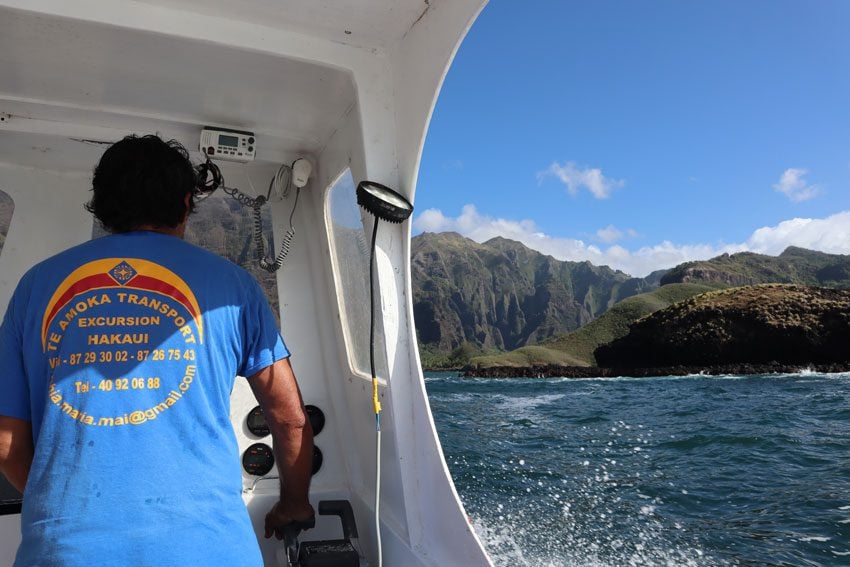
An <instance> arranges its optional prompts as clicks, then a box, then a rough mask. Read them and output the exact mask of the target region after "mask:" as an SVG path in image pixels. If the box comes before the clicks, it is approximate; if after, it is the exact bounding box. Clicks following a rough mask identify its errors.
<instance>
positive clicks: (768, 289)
mask: <svg viewBox="0 0 850 567" xmlns="http://www.w3.org/2000/svg"><path fill="white" fill-rule="evenodd" d="M595 355H596V360H597V362H598V363H599V365H600V366H603V367H618V368H642V367H669V366H688V367H710V366H719V365H728V364H739V363H749V364H770V363H779V364H797V365H806V364H826V363H838V362H848V361H850V291H848V290H840V289H827V288H816V287H805V286H799V285H779V284H773V285H757V286H747V287H740V288H732V289H724V290H721V291H714V292H709V293H705V294H701V295H698V296H695V297H693V298H691V299H688V300H686V301H683V302H680V303H677V304H675V305H673V306H671V307H668V308H666V309H662V310H660V311H656V312H655V313H653V314H651V315H649V316H648V317H646V318H644V319H641V320H639V321H637V322H635V323H634V324H632V326H631V328H630V330H629V333H628V334H627V335H625V336H624V337H621V338H619V339H617V340H614V341H613V342H611V343H609V344H607V345H603V346H601V347H599V348H598V349H597V350H596V352H595Z"/></svg>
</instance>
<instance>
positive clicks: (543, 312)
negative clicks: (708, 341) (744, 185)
mask: <svg viewBox="0 0 850 567" xmlns="http://www.w3.org/2000/svg"><path fill="white" fill-rule="evenodd" d="M411 271H412V275H413V282H412V283H413V311H414V316H415V318H416V329H417V335H418V339H419V342H420V344H421V345H422V346H423V348H425V349H426V350H427V349H431V350H433V351H434V352H441V353H445V354H448V353H450V352H452V351H453V350H455V349H457V348H458V347H461V346H462V345H464V344H465V343H469V344H472V345H476V346H477V347H479V348H481V349H487V350H494V349H512V348H516V347H520V346H526V345H534V344H538V343H540V342H541V341H544V340H546V339H548V338H550V337H553V336H557V335H560V334H563V333H564V332H568V331H571V330H574V329H577V328H578V327H580V326H581V325H583V324H585V323H587V322H589V321H592V320H593V319H595V318H596V317H598V316H599V315H601V314H602V313H604V312H605V311H607V310H608V309H609V308H610V307H611V306H612V305H614V304H615V303H616V302H617V301H619V300H621V299H623V298H625V297H629V296H632V295H635V294H637V293H641V292H643V291H647V290H649V289H652V288H653V287H657V285H658V281H659V279H660V274H653V276H652V279H647V278H631V277H629V276H628V275H626V274H624V273H622V272H619V271H616V270H612V269H611V268H609V267H607V266H594V265H592V264H590V263H589V262H562V261H559V260H556V259H555V258H552V257H551V256H546V255H543V254H541V253H539V252H536V251H534V250H531V249H530V248H528V247H526V246H524V245H523V244H521V243H519V242H515V241H512V240H507V239H505V238H494V239H492V240H489V241H487V242H485V243H483V244H479V243H477V242H474V241H472V240H470V239H468V238H464V237H462V236H460V235H459V234H456V233H438V234H433V233H424V234H421V235H419V236H417V237H415V238H414V239H413V242H412V249H411Z"/></svg>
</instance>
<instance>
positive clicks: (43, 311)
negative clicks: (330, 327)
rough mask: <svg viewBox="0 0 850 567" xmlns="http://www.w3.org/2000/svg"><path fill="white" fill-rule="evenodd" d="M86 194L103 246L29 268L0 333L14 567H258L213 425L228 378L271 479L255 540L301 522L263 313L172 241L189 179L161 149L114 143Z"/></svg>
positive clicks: (288, 381) (302, 473)
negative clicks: (244, 403)
mask: <svg viewBox="0 0 850 567" xmlns="http://www.w3.org/2000/svg"><path fill="white" fill-rule="evenodd" d="M92 186H93V193H94V196H93V198H92V200H91V202H90V203H88V205H87V208H88V209H89V210H90V211H91V212H92V213H94V215H95V217H96V218H97V219H98V220H99V221H100V222H101V224H103V226H104V227H105V228H106V229H107V230H108V231H110V232H111V233H112V234H111V235H109V236H106V237H103V238H98V239H95V240H92V241H90V242H87V243H85V244H82V245H79V246H76V247H74V248H71V249H69V250H67V251H65V252H63V253H61V254H59V255H57V256H54V257H53V258H50V259H48V260H46V261H44V262H42V263H40V264H38V265H36V266H35V267H34V268H32V269H31V270H30V271H29V272H28V273H27V274H26V275H24V277H23V278H22V279H21V281H20V283H19V285H18V287H17V289H16V290H15V293H14V295H13V297H12V300H11V302H10V304H9V307H8V310H7V313H6V316H5V319H4V321H3V325H2V327H0V369H2V373H0V393H2V394H0V470H2V472H3V474H4V475H5V476H6V478H7V479H8V480H9V481H10V482H11V483H12V484H13V485H14V486H15V487H16V488H17V489H18V490H21V491H22V492H23V493H24V497H23V511H22V516H21V530H22V535H23V540H22V543H21V546H20V548H19V550H18V555H17V559H16V565H21V566H28V565H83V564H85V565H107V564H108V565H134V566H138V565H228V566H230V565H250V566H256V565H261V564H262V558H261V556H260V552H259V546H258V544H257V541H256V538H255V535H254V532H253V529H252V526H251V522H250V519H249V517H248V514H247V511H246V509H245V506H244V504H243V502H242V499H241V488H242V477H241V469H240V464H239V459H238V449H237V444H236V439H235V436H234V433H233V430H232V427H231V424H230V420H229V417H228V416H229V409H230V403H229V402H230V392H231V389H232V387H233V383H234V380H235V379H236V378H235V377H236V376H237V375H239V376H248V377H249V378H248V380H249V383H250V384H251V387H252V389H253V391H254V394H255V395H256V397H257V400H258V401H259V402H260V405H261V406H262V408H263V412H264V414H265V416H266V419H267V420H268V422H269V426H270V428H271V431H272V435H273V440H274V447H275V458H276V462H277V464H278V468H279V470H280V473H281V498H280V501H279V502H278V503H277V504H276V505H275V506H274V507H273V508H272V510H271V511H270V512H269V513H268V515H267V516H266V530H265V531H266V533H265V535H266V537H267V538H268V537H270V536H271V535H272V534H274V535H276V536H277V537H278V538H281V537H282V536H283V532H284V529H285V527H287V526H288V525H292V524H294V525H309V523H310V521H311V520H312V518H313V509H312V507H311V506H310V504H309V502H308V500H307V496H308V489H309V482H310V469H311V462H312V461H311V460H312V449H313V445H312V444H313V439H312V431H311V429H310V424H309V420H307V419H306V413H305V410H304V406H303V402H302V400H301V394H300V392H299V390H298V386H297V384H296V381H295V376H294V375H293V373H292V368H291V367H290V364H289V359H288V357H289V352H288V351H287V349H286V346H285V345H284V343H283V341H282V339H281V337H280V334H279V333H278V331H277V328H276V324H275V319H274V317H273V315H272V313H271V310H270V308H269V306H268V303H267V301H266V300H265V298H264V296H263V294H262V292H261V290H260V288H259V286H258V285H257V283H256V282H255V281H254V280H253V279H252V278H251V277H250V276H249V275H248V274H247V272H245V271H244V270H242V269H241V268H239V267H238V266H235V265H234V264H232V263H230V262H228V261H227V260H224V259H222V258H219V257H218V256H216V255H214V254H212V253H210V252H207V251H205V250H203V249H200V248H197V247H195V246H192V245H190V244H188V243H186V242H184V241H183V240H182V237H183V234H184V230H185V227H186V219H187V217H188V215H189V213H190V212H191V211H192V209H193V207H194V202H193V197H194V193H195V187H196V174H195V170H194V168H193V167H192V164H191V163H190V161H189V158H188V153H187V152H186V150H185V149H184V148H183V147H182V146H181V145H180V144H178V143H177V142H175V141H171V142H168V143H166V142H164V141H162V140H161V139H159V138H158V137H156V136H144V137H135V136H129V137H127V138H125V139H124V140H122V141H120V142H118V143H116V144H114V145H112V146H111V147H110V148H109V149H107V150H106V152H105V153H104V155H103V157H102V158H101V160H100V163H99V164H98V166H97V167H96V169H95V171H94V178H93V181H92Z"/></svg>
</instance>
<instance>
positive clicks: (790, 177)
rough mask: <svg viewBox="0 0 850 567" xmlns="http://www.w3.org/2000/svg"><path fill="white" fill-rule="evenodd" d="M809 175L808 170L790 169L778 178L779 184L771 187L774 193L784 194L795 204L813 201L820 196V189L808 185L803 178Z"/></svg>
mask: <svg viewBox="0 0 850 567" xmlns="http://www.w3.org/2000/svg"><path fill="white" fill-rule="evenodd" d="M808 173H809V170H808V169H799V168H796V167H791V168H788V169H786V170H785V171H784V172H783V173H782V177H780V178H779V183H776V184H775V185H774V186H773V189H774V190H775V191H779V192H780V193H784V194H785V196H787V197H788V198H789V199H791V200H792V201H793V202H795V203H800V202H802V201H808V200H809V199H814V198H815V197H817V196H818V195H819V194H820V187H818V186H817V185H809V183H808V182H807V181H806V180H805V179H804V177H805V176H806V175H807V174H808Z"/></svg>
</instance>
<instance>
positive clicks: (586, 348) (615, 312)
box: [469, 283, 717, 368]
mask: <svg viewBox="0 0 850 567" xmlns="http://www.w3.org/2000/svg"><path fill="white" fill-rule="evenodd" d="M714 289H717V287H716V286H713V285H709V284H692V283H686V284H668V285H665V286H663V287H660V288H658V289H655V290H653V291H650V292H647V293H642V294H640V295H636V296H633V297H629V298H626V299H624V300H623V301H621V302H619V303H617V304H616V305H614V306H613V307H612V308H611V309H609V310H608V311H607V312H606V313H605V314H603V315H602V316H601V317H599V318H598V319H596V320H594V321H591V322H590V323H588V324H587V325H585V326H584V327H581V328H580V329H578V330H576V331H573V332H571V333H569V334H567V335H563V336H560V337H555V338H552V339H550V340H548V341H545V342H543V343H541V344H540V345H536V346H531V347H521V348H518V349H516V350H513V351H511V352H507V353H496V354H490V355H485V356H477V357H473V358H472V359H471V360H470V361H469V366H471V367H473V368H492V367H494V366H533V365H544V364H562V365H567V366H595V365H596V358H595V357H594V351H595V350H596V349H597V348H598V347H599V346H600V345H604V344H607V343H609V342H611V341H613V340H614V339H618V338H620V337H622V336H624V335H626V334H628V332H629V325H631V324H632V323H633V322H635V321H637V320H638V319H640V318H641V317H645V316H646V315H649V314H650V313H653V312H655V311H658V310H659V309H664V308H665V307H669V306H670V305H673V304H674V303H677V302H679V301H683V300H685V299H688V298H690V297H693V296H695V295H698V294H700V293H704V292H707V291H711V290H714Z"/></svg>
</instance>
